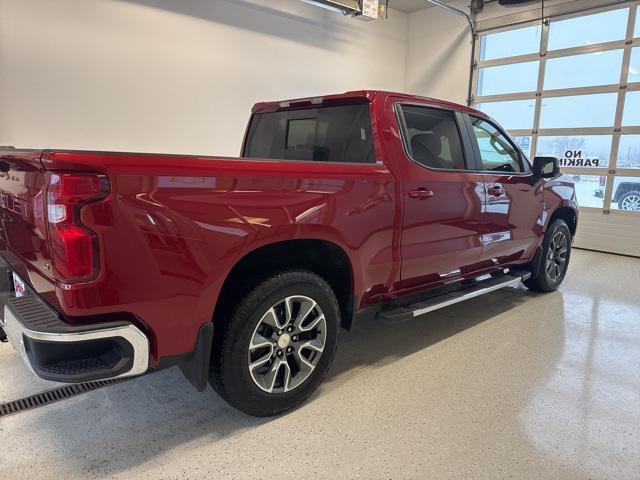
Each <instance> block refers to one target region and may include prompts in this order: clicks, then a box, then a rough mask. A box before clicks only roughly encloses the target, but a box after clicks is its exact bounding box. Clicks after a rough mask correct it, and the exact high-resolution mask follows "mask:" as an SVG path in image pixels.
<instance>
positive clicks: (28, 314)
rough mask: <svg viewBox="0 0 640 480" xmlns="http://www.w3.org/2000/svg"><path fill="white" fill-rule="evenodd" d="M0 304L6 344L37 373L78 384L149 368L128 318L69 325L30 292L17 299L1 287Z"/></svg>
mask: <svg viewBox="0 0 640 480" xmlns="http://www.w3.org/2000/svg"><path fill="white" fill-rule="evenodd" d="M2 303H4V305H2ZM2 307H3V308H2ZM0 308H2V312H3V316H2V318H1V319H0V327H1V328H2V330H3V331H4V332H5V334H6V336H7V337H8V340H9V343H10V344H11V346H12V347H13V348H14V350H16V352H18V354H19V355H20V356H21V357H22V359H23V360H24V362H25V363H26V364H27V365H28V366H29V368H30V369H31V370H32V371H33V373H35V374H36V375H37V376H38V377H40V378H43V379H45V380H51V381H57V382H65V383H78V382H86V381H92V380H102V379H107V378H119V377H129V376H134V375H140V374H143V373H145V372H146V371H147V369H148V368H149V340H148V338H147V336H146V335H145V334H144V333H143V332H142V331H141V330H140V329H139V328H138V327H136V326H135V325H133V324H131V323H129V322H125V321H113V322H108V323H100V324H89V325H87V324H82V325H75V324H74V325H71V324H69V323H66V322H63V321H62V320H61V319H60V317H59V315H58V314H57V312H55V311H54V310H53V309H51V308H50V307H49V306H48V305H47V304H46V303H45V302H44V301H43V300H42V299H40V298H39V297H38V296H37V294H34V293H33V292H30V293H29V294H28V295H25V296H23V297H20V298H16V297H14V296H12V295H9V292H2V295H0Z"/></svg>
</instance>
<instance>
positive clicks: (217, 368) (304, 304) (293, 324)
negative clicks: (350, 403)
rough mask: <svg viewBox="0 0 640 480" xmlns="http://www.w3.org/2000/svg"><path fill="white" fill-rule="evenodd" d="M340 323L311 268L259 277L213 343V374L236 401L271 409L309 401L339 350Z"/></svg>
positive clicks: (257, 411) (250, 409) (255, 410)
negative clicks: (262, 278) (258, 281)
mask: <svg viewBox="0 0 640 480" xmlns="http://www.w3.org/2000/svg"><path fill="white" fill-rule="evenodd" d="M339 325H340V311H339V308H338V302H337V300H336V297H335V294H334V293H333V290H332V289H331V287H330V286H329V285H328V284H327V282H325V281H324V280H323V279H322V278H321V277H319V276H318V275H316V274H314V273H312V272H308V271H302V270H301V271H288V272H284V273H280V274H277V275H275V276H273V277H271V278H268V279H266V280H264V281H262V282H260V283H259V284H258V285H257V286H256V287H255V288H254V289H253V290H252V291H251V292H250V293H249V294H248V295H246V296H245V297H244V298H243V299H242V300H241V301H240V303H239V304H238V306H237V307H236V308H235V310H234V312H233V314H232V316H231V318H230V320H229V322H228V323H227V324H226V326H225V327H224V330H223V332H222V334H221V335H220V336H219V337H218V338H217V340H216V341H215V342H214V351H213V355H212V362H211V371H210V375H209V380H210V383H211V385H212V386H213V388H214V389H215V390H216V391H217V392H218V393H219V394H220V395H221V396H222V397H223V398H224V399H225V400H226V401H227V402H229V403H230V404H231V405H233V406H234V407H236V408H238V409H239V410H242V411H243V412H245V413H248V414H250V415H256V416H269V415H276V414H278V413H281V412H284V411H286V410H289V409H291V408H293V407H295V406H296V405H298V404H299V403H301V402H302V401H304V400H305V399H306V398H307V397H308V396H309V395H311V393H312V392H313V391H314V390H315V389H316V387H317V386H318V385H319V384H320V383H321V382H322V380H323V379H324V377H325V375H326V373H327V371H328V370H329V366H330V365H331V362H332V360H333V357H334V355H335V351H336V347H337V342H338V332H339Z"/></svg>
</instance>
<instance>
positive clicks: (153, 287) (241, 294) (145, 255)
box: [0, 91, 578, 415]
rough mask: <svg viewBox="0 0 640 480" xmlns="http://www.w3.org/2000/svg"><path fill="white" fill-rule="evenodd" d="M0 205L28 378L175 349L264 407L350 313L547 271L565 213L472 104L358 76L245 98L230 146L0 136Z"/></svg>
mask: <svg viewBox="0 0 640 480" xmlns="http://www.w3.org/2000/svg"><path fill="white" fill-rule="evenodd" d="M0 216H1V220H2V222H1V228H0V254H1V255H2V257H3V259H4V262H3V265H2V270H3V272H2V275H0V277H1V281H0V283H1V284H2V286H3V289H4V296H3V303H4V315H3V319H2V323H1V327H2V329H3V330H0V335H1V336H3V337H5V339H6V337H8V339H9V341H10V342H11V344H12V345H13V347H14V348H15V349H16V350H17V351H18V353H19V354H21V355H22V357H23V358H24V360H25V361H26V363H27V365H28V366H29V367H30V368H31V369H32V370H33V372H34V373H35V374H36V375H38V376H39V377H41V378H44V379H47V380H53V381H59V382H84V381H89V380H97V379H106V378H116V377H126V376H133V375H140V374H143V373H146V372H149V371H153V370H159V369H162V368H166V367H169V366H173V365H179V366H180V367H181V368H182V370H183V372H184V373H185V375H186V376H187V378H188V379H189V380H190V381H191V382H192V383H193V384H194V386H195V387H196V388H198V389H200V390H202V389H204V388H205V387H206V384H207V383H210V384H211V385H212V386H213V388H214V389H215V390H216V391H217V392H219V393H220V395H222V397H223V398H225V399H226V400H227V401H228V402H229V403H231V404H232V405H234V406H235V407H237V408H239V409H241V410H243V411H245V412H247V413H250V414H253V415H273V414H277V413H279V412H282V411H285V410H287V409H290V408H292V407H294V406H295V405H297V404H299V403H300V402H302V401H303V400H304V399H305V398H307V397H308V396H309V395H310V394H311V392H312V391H313V390H314V389H315V388H316V387H317V386H318V385H319V384H320V382H321V381H322V379H323V377H324V376H325V374H326V373H327V371H328V369H329V366H330V364H331V361H332V359H333V357H334V354H335V351H336V347H337V344H338V334H339V330H340V328H341V327H342V328H346V329H348V328H350V326H351V324H352V322H353V320H354V318H356V317H357V318H358V321H367V320H369V321H370V320H371V319H374V318H377V319H379V320H382V321H387V322H392V323H393V322H399V321H403V320H407V319H410V318H413V317H415V316H418V315H422V314H423V313H426V312H429V311H432V310H435V309H436V308H440V307H443V306H447V305H451V304H453V303H456V302H459V301H462V300H466V299H468V298H472V297H475V296H477V295H480V294H483V293H486V292H490V291H492V290H495V289H498V288H502V287H505V286H509V285H516V284H517V283H520V282H521V281H524V283H525V285H527V286H528V287H529V288H532V289H535V290H539V291H551V290H554V289H555V288H557V287H558V285H559V284H560V282H562V280H563V278H564V275H565V273H566V271H567V265H568V262H569V255H570V249H571V242H572V238H573V235H574V234H575V231H576V225H577V218H578V210H577V205H576V199H575V193H574V187H573V182H572V181H571V179H570V178H568V177H567V176H566V175H562V174H560V173H559V170H558V162H557V160H556V159H554V158H551V157H539V158H536V159H535V160H534V161H533V164H532V165H531V164H530V163H529V161H528V160H527V158H526V157H525V155H524V154H523V153H522V151H521V150H520V149H519V148H518V146H517V145H516V144H515V142H514V141H513V140H512V139H511V138H509V136H508V135H507V134H506V133H505V132H504V131H503V130H502V129H501V128H500V126H499V125H498V124H497V123H496V122H494V121H493V120H492V119H490V118H488V117H487V116H486V115H485V114H483V113H482V112H479V111H477V110H474V109H471V108H467V107H463V106H460V105H456V104H452V103H447V102H443V101H438V100H433V99H429V98H422V97H417V96H411V95H404V94H397V93H390V92H381V91H357V92H348V93H345V94H340V95H329V96H324V97H316V98H307V99H298V100H290V101H281V102H266V103H258V104H256V105H255V106H254V107H253V110H252V115H251V119H250V121H249V126H248V128H247V131H246V134H245V138H244V142H243V148H242V156H241V157H240V158H223V157H201V156H184V155H158V154H138V153H115V152H90V151H64V150H17V149H13V148H4V149H2V150H0Z"/></svg>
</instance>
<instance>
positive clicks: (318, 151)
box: [244, 104, 376, 163]
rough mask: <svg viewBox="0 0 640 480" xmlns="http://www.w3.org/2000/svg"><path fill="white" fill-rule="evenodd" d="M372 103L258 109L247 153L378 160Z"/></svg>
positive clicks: (289, 157) (328, 159)
mask: <svg viewBox="0 0 640 480" xmlns="http://www.w3.org/2000/svg"><path fill="white" fill-rule="evenodd" d="M371 137H372V136H371V117H370V114H369V104H359V105H343V106H336V107H322V108H309V109H303V110H289V111H284V112H270V113H257V114H255V115H254V116H253V118H252V120H251V126H250V127H249V135H248V137H247V144H246V146H245V150H244V156H245V157H251V158H271V159H283V160H308V161H316V162H343V163H375V161H376V157H375V152H374V147H373V140H372V138H371Z"/></svg>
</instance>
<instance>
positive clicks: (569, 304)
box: [0, 250, 640, 479]
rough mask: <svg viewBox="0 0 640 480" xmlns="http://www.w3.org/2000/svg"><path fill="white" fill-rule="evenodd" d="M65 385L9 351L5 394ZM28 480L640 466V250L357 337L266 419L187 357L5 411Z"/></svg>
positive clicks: (2, 439) (10, 446) (4, 455)
mask: <svg viewBox="0 0 640 480" xmlns="http://www.w3.org/2000/svg"><path fill="white" fill-rule="evenodd" d="M49 386H50V385H48V384H46V383H45V382H38V381H35V380H33V379H32V377H31V376H30V374H29V373H28V371H27V370H26V368H25V367H24V366H22V365H21V364H20V363H19V360H18V359H17V357H16V355H14V353H13V351H12V350H11V349H10V348H9V347H8V346H7V345H6V344H2V345H1V346H0V401H6V400H9V399H15V398H19V397H21V396H23V395H25V394H31V393H35V392H36V391H38V390H42V389H46V388H48V387H49ZM0 472H1V474H2V478H3V479H13V478H27V477H33V478H39V479H45V478H55V479H59V478H73V479H76V478H104V477H108V478H123V479H131V478H216V479H217V478H242V479H250V478H276V477H278V478H331V479H336V478H367V479H379V478H380V479H381V478H394V479H396V478H438V479H443V478H465V479H469V478H486V479H498V478H522V479H532V478H550V479H557V478H562V479H574V478H617V479H621V478H630V479H631V478H635V479H637V478H640V259H632V258H625V257H619V256H613V255H605V254H600V253H593V252H587V251H577V250H576V251H574V256H573V258H572V264H571V267H570V270H569V274H568V277H567V279H566V281H565V283H564V285H563V286H562V288H561V290H560V291H558V292H555V293H552V294H548V295H536V294H533V293H531V292H528V291H526V290H524V289H505V290H502V291H499V292H495V293H492V294H489V295H486V296H484V297H480V298H477V299H474V300H471V301H469V302H467V303H463V304H459V305H456V306H452V307H449V308H447V309H443V310H440V311H438V312H434V313H431V314H429V315H427V316H424V317H422V318H418V319H416V320H414V321H411V322H407V323H403V324H399V325H394V326H390V325H386V324H383V323H378V322H375V323H373V324H370V325H364V324H360V325H358V326H357V327H356V328H355V329H354V330H353V331H352V332H349V333H345V334H344V335H343V336H342V339H341V344H340V348H339V350H338V356H337V358H336V362H335V364H334V367H333V369H332V371H331V373H330V375H329V378H328V379H327V381H326V382H325V383H324V384H323V385H322V386H321V387H320V388H319V390H318V391H317V392H316V393H315V394H314V395H313V397H312V398H311V400H310V401H309V402H307V403H306V404H305V405H303V406H302V407H301V408H299V409H298V410H296V411H294V412H291V413H289V414H286V415H283V416H281V417H278V418H271V419H255V418H251V417H248V416H246V415H243V414H241V413H239V412H237V411H235V410H233V409H232V408H231V407H229V406H227V405H226V404H225V403H224V402H223V401H222V400H220V399H219V398H218V397H217V396H216V395H215V394H214V393H212V391H211V390H208V391H207V392H206V393H204V394H198V393H196V392H194V391H193V390H192V389H191V388H190V386H189V385H188V383H187V382H186V380H184V379H183V378H182V376H181V374H180V373H179V371H177V370H176V369H172V370H168V371H164V372H159V373H157V374H153V375H148V376H146V377H142V378H139V379H135V380H131V381H128V382H125V383H122V384H118V385H113V386H110V387H106V388H104V389H101V390H98V391H94V392H91V393H88V394H84V395H81V396H78V397H75V398H72V399H68V400H65V401H62V402H59V403H55V404H52V405H49V406H46V407H43V408H39V409H37V410H33V411H28V412H24V413H21V414H18V415H14V416H9V417H4V418H0Z"/></svg>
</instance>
